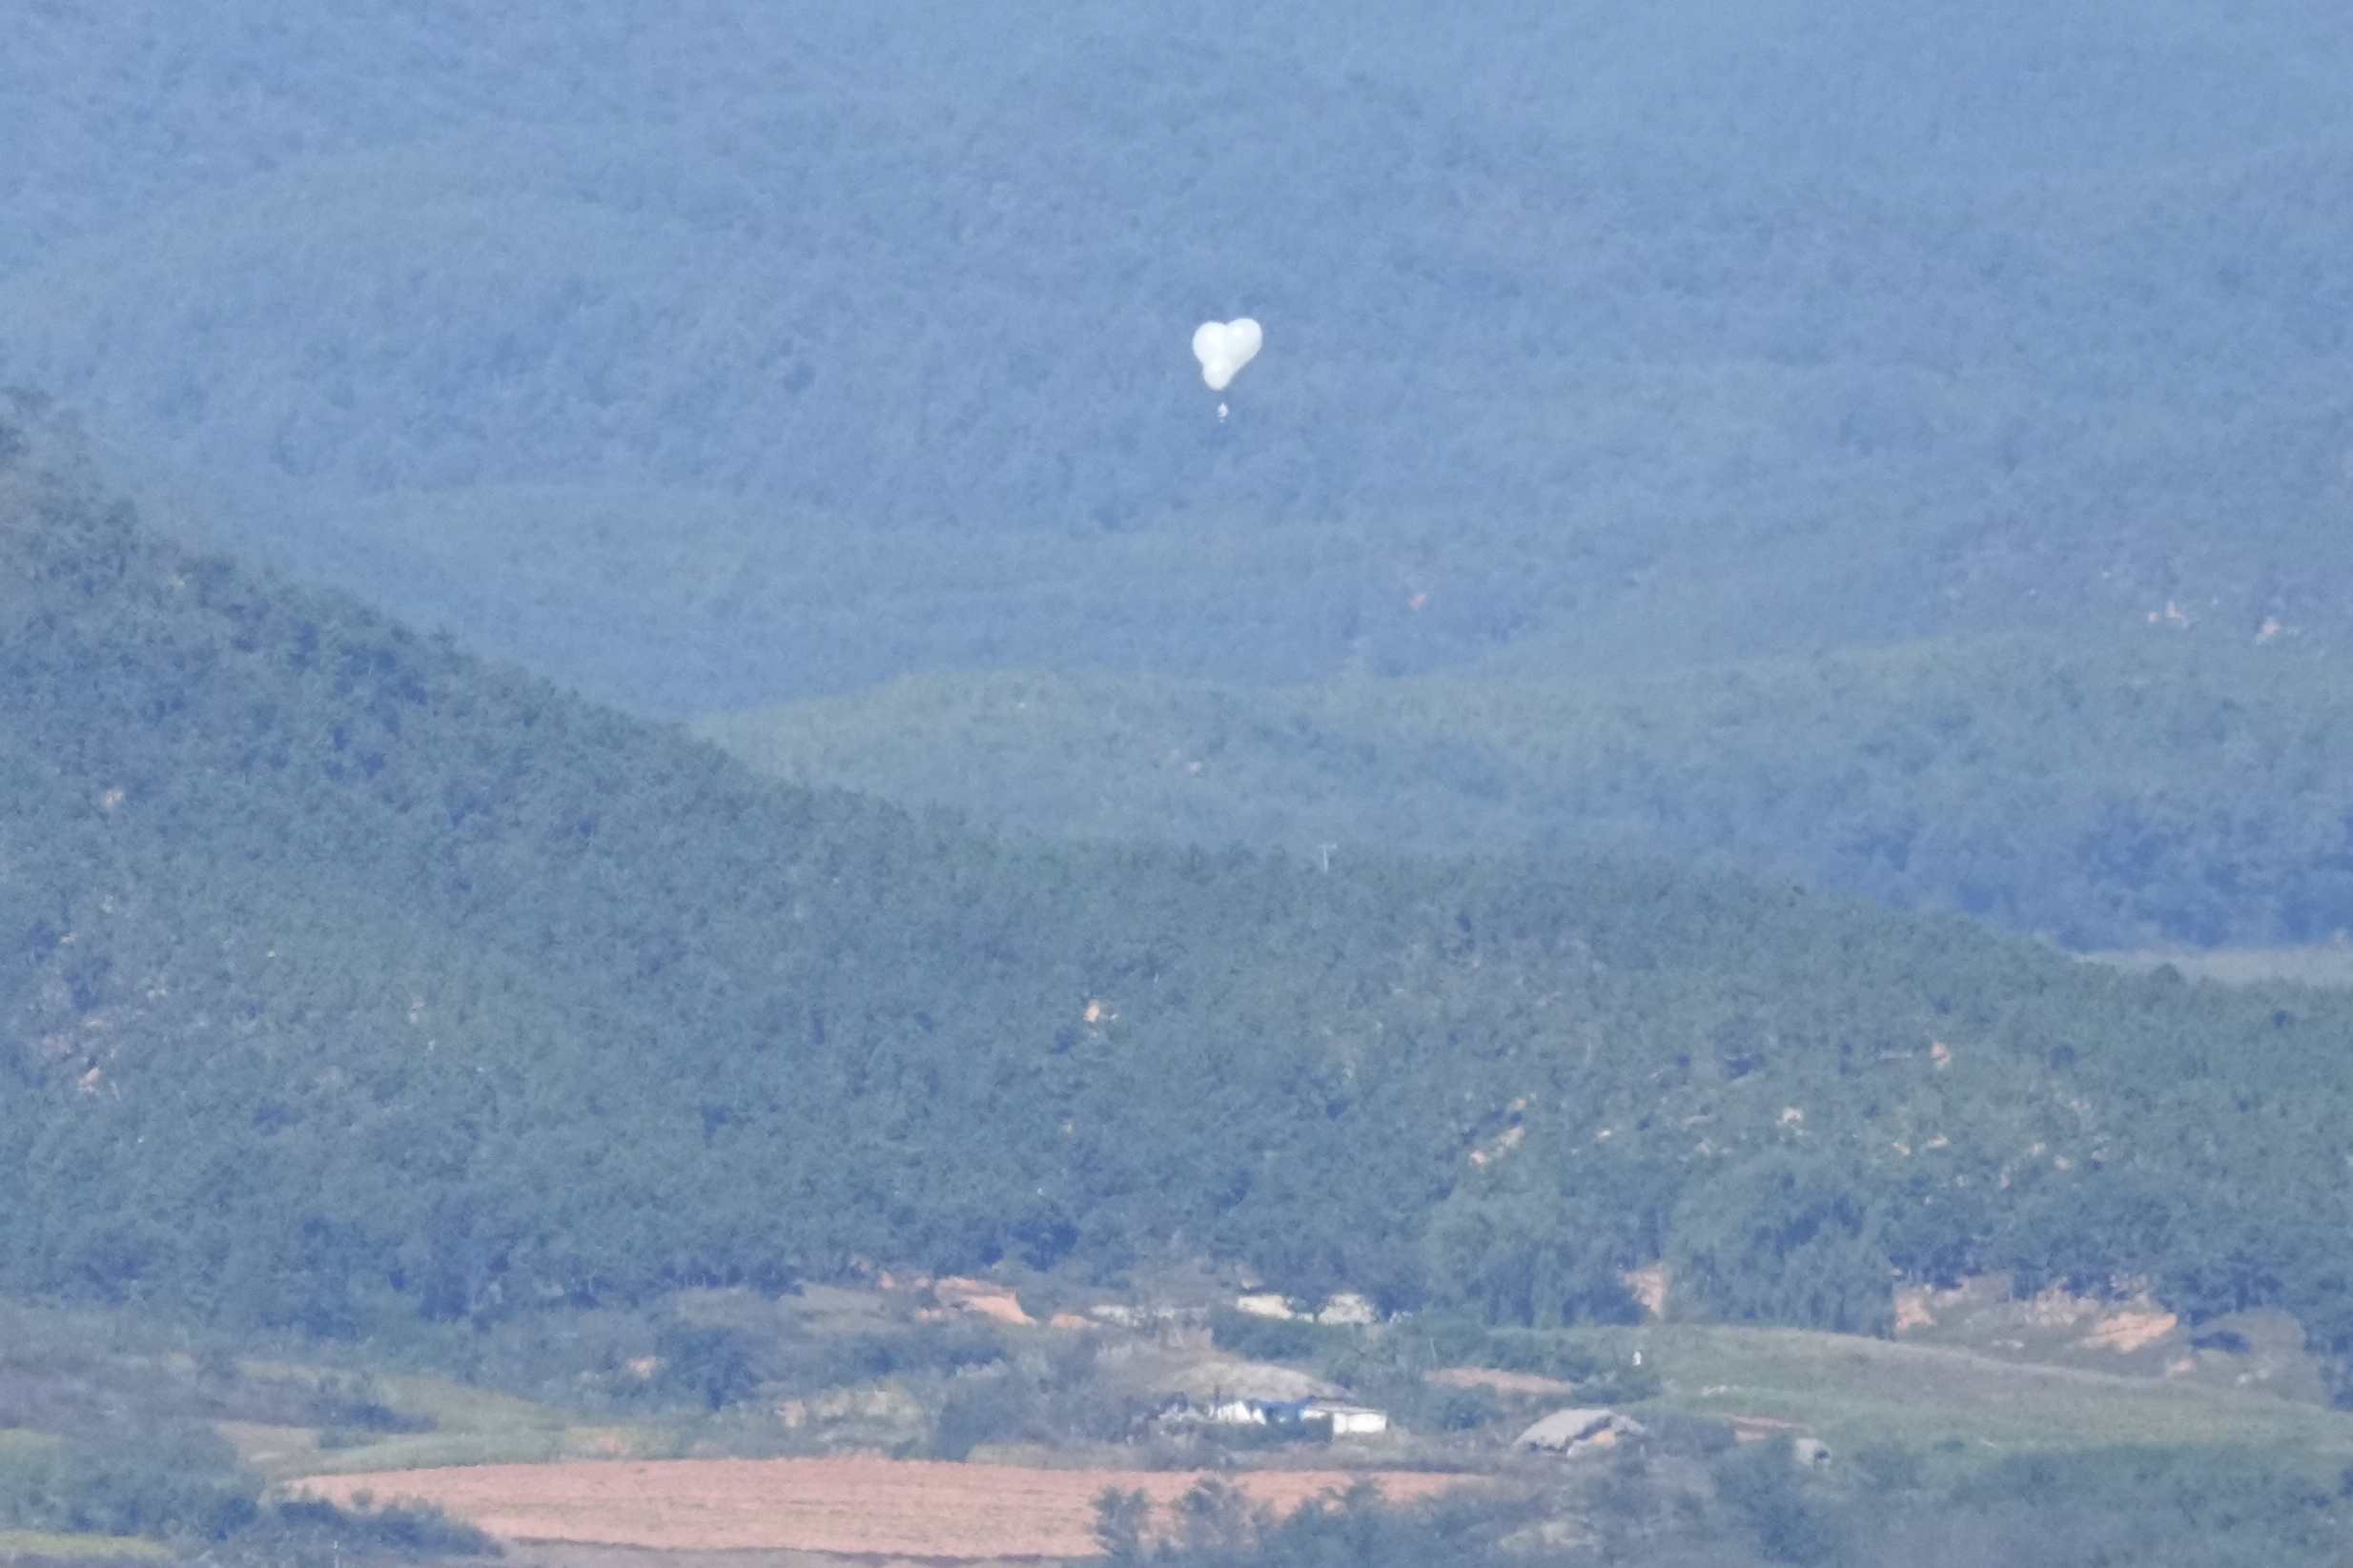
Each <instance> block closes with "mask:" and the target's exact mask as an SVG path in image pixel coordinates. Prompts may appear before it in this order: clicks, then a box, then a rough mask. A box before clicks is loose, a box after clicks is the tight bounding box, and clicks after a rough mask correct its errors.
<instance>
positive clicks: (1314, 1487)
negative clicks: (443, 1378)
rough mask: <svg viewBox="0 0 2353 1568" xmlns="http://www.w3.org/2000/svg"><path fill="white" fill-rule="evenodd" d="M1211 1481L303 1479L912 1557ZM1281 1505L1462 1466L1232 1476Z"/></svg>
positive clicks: (545, 1536)
mask: <svg viewBox="0 0 2353 1568" xmlns="http://www.w3.org/2000/svg"><path fill="white" fill-rule="evenodd" d="M1201 1478H1202V1477H1201V1476H1198V1475H1195V1474H1189V1473H1185V1472H1171V1471H1123V1470H1024V1469H1016V1468H1014V1467H1013V1466H1010V1465H983V1464H949V1463H944V1462H938V1461H930V1460H914V1459H880V1458H860V1459H665V1460H657V1461H652V1462H645V1463H626V1462H609V1463H585V1464H504V1465H474V1466H467V1467H464V1468H460V1469H451V1470H402V1471H391V1472H387V1473H385V1474H382V1475H376V1476H318V1477H317V1478H315V1479H312V1480H306V1481H303V1482H300V1483H299V1484H300V1485H301V1486H302V1487H303V1488H304V1489H305V1490H307V1491H309V1492H310V1493H312V1494H313V1495H315V1496H317V1497H328V1498H331V1499H333V1500H334V1501H337V1502H339V1503H348V1502H350V1500H351V1497H352V1494H353V1493H355V1492H371V1493H373V1494H375V1497H376V1498H377V1500H378V1501H379V1502H389V1501H392V1500H393V1499H395V1498H414V1499H419V1500H422V1501H425V1502H431V1503H435V1504H438V1505H439V1506H440V1507H441V1508H442V1509H444V1510H446V1511H447V1512H448V1513H451V1514H454V1515H456V1516H457V1517H460V1518H462V1519H468V1520H471V1521H472V1522H473V1523H475V1524H477V1525H479V1526H481V1528H482V1529H484V1530H487V1531H489V1532H490V1533H491V1534H492V1535H494V1536H499V1537H505V1538H506V1539H509V1540H551V1541H580V1542H593V1543H599V1544H605V1545H613V1546H645V1547H659V1548H664V1549H667V1550H670V1551H759V1550H768V1551H775V1550H785V1551H798V1552H828V1553H834V1554H838V1555H841V1556H846V1557H849V1556H899V1557H913V1558H1080V1557H1092V1556H1095V1555H1096V1554H1097V1552H1098V1550H1099V1549H1098V1548H1097V1547H1096V1545H1095V1534H1094V1531H1095V1497H1096V1496H1097V1495H1098V1494H1100V1493H1101V1492H1102V1491H1103V1489H1104V1488H1105V1487H1117V1488H1119V1489H1120V1490H1121V1491H1125V1492H1137V1491H1140V1492H1143V1493H1145V1494H1146V1495H1147V1496H1149V1497H1151V1498H1152V1500H1153V1502H1154V1504H1155V1505H1156V1509H1157V1508H1158V1507H1160V1506H1165V1505H1166V1504H1167V1503H1169V1502H1171V1501H1174V1500H1175V1499H1176V1498H1177V1497H1182V1496H1183V1495H1184V1494H1185V1493H1186V1492H1188V1491H1190V1490H1191V1489H1192V1487H1193V1486H1194V1484H1195V1483H1196V1482H1197V1481H1199V1480H1200V1479H1201ZM1225 1478H1227V1479H1230V1480H1232V1481H1234V1482H1235V1483H1236V1484H1238V1485H1239V1486H1240V1487H1241V1488H1242V1489H1243V1490H1245V1491H1247V1492H1248V1493H1249V1495H1250V1497H1251V1499H1252V1500H1253V1501H1255V1502H1258V1503H1259V1504H1262V1505H1264V1506H1266V1507H1269V1508H1272V1509H1275V1510H1277V1511H1278V1512H1284V1513H1287V1512H1289V1511H1290V1510H1292V1509H1295V1508H1297V1507H1299V1504H1301V1503H1303V1502H1305V1501H1307V1500H1308V1499H1310V1498H1312V1497H1318V1496H1320V1495H1322V1494H1324V1493H1327V1492H1339V1491H1342V1490H1345V1489H1346V1488H1347V1487H1348V1486H1349V1485H1350V1484H1351V1483H1353V1482H1355V1481H1358V1480H1361V1479H1366V1478H1370V1479H1372V1480H1374V1481H1376V1482H1378V1483H1379V1485H1380V1486H1381V1491H1382V1493H1383V1495H1385V1496H1386V1497H1389V1498H1390V1499H1391V1500H1392V1501H1397V1502H1407V1501H1413V1500H1417V1499H1420V1498H1422V1497H1431V1496H1434V1495H1436V1494H1437V1493H1440V1492H1442V1491H1444V1490H1446V1489H1447V1488H1448V1487H1450V1486H1453V1485H1457V1484H1460V1483H1461V1482H1462V1481H1463V1479H1464V1478H1465V1477H1463V1476H1441V1475H1428V1474H1424V1473H1422V1472H1414V1471H1386V1472H1381V1473H1379V1474H1375V1475H1372V1476H1369V1477H1368V1476H1366V1475H1365V1474H1364V1473H1361V1472H1358V1473H1350V1472H1345V1471H1289V1470H1258V1471H1243V1472H1239V1473H1238V1474H1235V1475H1233V1476H1227V1477H1225Z"/></svg>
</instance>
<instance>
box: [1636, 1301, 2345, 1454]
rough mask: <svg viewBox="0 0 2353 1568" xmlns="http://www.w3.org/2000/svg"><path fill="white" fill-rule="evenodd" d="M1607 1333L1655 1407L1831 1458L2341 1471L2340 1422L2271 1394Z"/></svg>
mask: <svg viewBox="0 0 2353 1568" xmlns="http://www.w3.org/2000/svg"><path fill="white" fill-rule="evenodd" d="M1610 1337H1611V1338H1612V1339H1613V1340H1614V1341H1616V1342H1617V1344H1618V1345H1619V1347H1620V1348H1622V1349H1623V1350H1624V1351H1626V1352H1627V1353H1628V1354H1630V1353H1631V1352H1632V1351H1633V1350H1634V1349H1636V1348H1637V1347H1639V1348H1640V1349H1641V1350H1642V1352H1643V1354H1644V1356H1645V1359H1646V1362H1647V1364H1649V1365H1653V1366H1655V1367H1657V1368H1658V1370H1659V1371H1660V1373H1661V1374H1662V1375H1663V1376H1664V1377H1665V1378H1666V1380H1667V1390H1666V1393H1665V1394H1664V1395H1662V1396H1661V1397H1660V1398H1659V1400H1658V1401H1657V1403H1659V1404H1660V1405H1663V1406H1667V1407H1669V1408H1673V1409H1679V1410H1685V1411H1689V1412H1692V1413H1694V1414H1700V1415H1719V1416H1730V1415H1760V1416H1766V1417H1770V1418H1772V1419H1776V1420H1784V1421H1794V1422H1797V1423H1799V1424H1800V1425H1802V1426H1804V1427H1805V1428H1807V1429H1809V1430H1811V1432H1812V1433H1813V1434H1814V1435H1815V1436H1820V1437H1821V1438H1823V1439H1824V1440H1825V1441H1827V1442H1829V1443H1831V1445H1832V1447H1833V1448H1837V1447H1845V1448H1850V1449H1852V1448H1859V1447H1864V1446H1869V1445H1872V1444H1879V1443H1900V1444H1903V1445H1905V1446H1908V1447H1912V1448H1923V1449H1932V1450H1934V1449H1938V1448H1942V1449H1944V1450H1946V1451H1948V1452H1951V1451H1954V1450H1956V1449H1965V1450H1966V1451H1968V1452H1969V1453H1971V1454H1973V1455H1975V1456H1982V1457H1986V1458H1993V1457H1998V1456H2005V1455H2011V1454H2019V1453H2030V1452H2051V1451H2060V1450H2089V1449H2107V1448H2126V1447H2163V1448H2172V1447H2182V1448H2217V1447H2226V1448H2241V1449H2261V1450H2278V1451H2286V1452H2296V1453H2302V1454H2305V1455H2310V1456H2314V1458H2315V1459H2316V1460H2322V1459H2333V1463H2334V1464H2335V1465H2336V1466H2339V1467H2342V1466H2343V1464H2344V1462H2345V1460H2346V1459H2348V1458H2353V1414H2348V1413H2346V1412H2343V1411H2336V1410H2330V1409H2327V1408H2325V1407H2322V1406H2319V1405H2310V1404H2299V1403H2295V1402H2293V1401H2290V1400H2286V1399H2281V1398H2279V1397H2276V1396H2274V1395H2266V1394H2254V1393H2246V1392H2241V1391H2240V1390H2236V1389H2218V1388H2214V1387H2211V1386H2201V1385H2196V1384H2191V1383H2187V1382H2180V1381H2174V1380H2169V1379H2163V1378H2152V1377H2125V1376H2118V1375H2112V1374H2106V1373H2097V1372H2085V1371H2080V1370H2077V1369H2075V1368H2068V1367H2052V1366H2037V1365H2031V1364H2019V1363H2016V1362H2010V1361H1998V1360H1995V1359H1993V1358H1991V1357H1988V1356H1982V1355H1977V1354H1972V1353H1970V1352H1967V1351H1958V1350H1952V1349H1946V1348H1940V1347H1934V1346H1925V1345H1908V1344H1898V1343H1894V1342H1892V1341H1888V1340H1880V1339H1866V1338H1861V1337H1857V1336H1852V1335H1843V1334H1814V1333H1809V1332H1806V1331H1803V1330H1796V1329H1747V1328H1722V1327H1702V1326H1698V1325H1679V1324H1670V1325H1657V1326H1652V1327H1648V1328H1644V1329H1627V1330H1621V1331H1615V1332H1614V1333H1613V1334H1611V1335H1610Z"/></svg>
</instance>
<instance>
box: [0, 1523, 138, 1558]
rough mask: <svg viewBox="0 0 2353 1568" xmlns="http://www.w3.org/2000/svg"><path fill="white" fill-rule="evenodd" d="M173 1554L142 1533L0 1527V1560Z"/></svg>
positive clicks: (132, 1556) (135, 1556)
mask: <svg viewBox="0 0 2353 1568" xmlns="http://www.w3.org/2000/svg"><path fill="white" fill-rule="evenodd" d="M171 1555H172V1553H171V1551H170V1549H169V1548H167V1547H166V1546H164V1544H163V1543H162V1542H161V1541H153V1540H148V1539H146V1538H145V1537H140V1536H73V1535H59V1534H54V1533H52V1532H50V1531H46V1530H0V1562H13V1561H15V1560H17V1559H18V1558H49V1559H51V1560H52V1561H54V1560H57V1559H60V1558H62V1559H66V1560H71V1561H90V1562H120V1561H123V1560H125V1559H128V1558H135V1559H139V1560H143V1561H153V1560H154V1559H155V1558H168V1557H170V1556H171Z"/></svg>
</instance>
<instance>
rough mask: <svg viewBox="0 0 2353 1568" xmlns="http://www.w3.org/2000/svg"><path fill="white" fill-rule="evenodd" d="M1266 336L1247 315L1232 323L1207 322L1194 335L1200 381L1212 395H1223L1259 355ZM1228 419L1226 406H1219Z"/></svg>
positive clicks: (1220, 412)
mask: <svg viewBox="0 0 2353 1568" xmlns="http://www.w3.org/2000/svg"><path fill="white" fill-rule="evenodd" d="M1265 341H1266V334H1265V333H1264V332H1262V331H1261V330H1259V327H1258V323H1257V322H1256V321H1253V320H1251V319H1250V317H1248V316H1240V317H1238V318H1237V319H1235V320H1232V321H1204V322H1202V323H1201V324H1200V326H1199V327H1198V328H1197V329H1195V331H1194V334H1193V357H1195V358H1196V359H1198V360H1199V361H1200V362H1201V379H1202V380H1204V381H1207V382H1208V383H1209V390H1210V391H1212V392H1223V391H1224V390H1225V389H1226V384H1227V383H1228V382H1230V381H1232V380H1233V379H1234V377H1236V376H1237V375H1238V374H1239V372H1240V370H1241V368H1242V367H1243V366H1244V365H1246V364H1248V363H1250V361H1251V360H1253V359H1256V358H1257V357H1258V349H1259V347H1260V346H1261V345H1263V344H1264V343H1265ZM1217 417H1218V418H1220V419H1222V418H1224V417H1225V405H1224V404H1223V403H1219V404H1218V405H1217Z"/></svg>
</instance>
